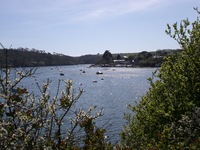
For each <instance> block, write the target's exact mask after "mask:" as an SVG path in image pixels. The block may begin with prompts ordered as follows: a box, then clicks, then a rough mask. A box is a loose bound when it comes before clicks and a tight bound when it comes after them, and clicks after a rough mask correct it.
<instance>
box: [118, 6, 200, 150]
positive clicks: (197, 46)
mask: <svg viewBox="0 0 200 150" xmlns="http://www.w3.org/2000/svg"><path fill="white" fill-rule="evenodd" d="M197 13H198V14H199V12H198V10H197ZM167 26H168V29H167V30H166V33H167V34H168V35H169V36H170V37H172V38H173V39H175V40H176V41H177V42H178V43H179V44H180V46H181V48H182V49H183V51H182V52H180V53H179V54H177V55H171V56H169V57H167V58H166V61H165V62H164V63H163V64H162V66H161V68H160V69H159V72H158V73H154V74H153V76H152V78H149V81H150V85H151V86H150V89H149V91H148V92H147V94H146V95H145V96H143V97H142V99H141V101H140V102H139V103H138V104H137V105H136V106H131V107H130V109H131V110H132V111H133V112H134V115H133V116H131V115H130V114H129V115H127V116H126V119H127V121H128V125H127V126H126V127H125V128H124V130H123V132H122V133H121V137H122V143H123V144H124V145H127V146H129V147H130V148H132V149H198V148H200V21H199V18H197V20H196V21H194V22H193V23H190V22H189V20H188V19H186V20H183V21H181V23H180V24H179V27H178V23H175V24H174V25H173V26H172V27H171V26H169V25H167ZM154 77H156V78H158V80H157V81H155V82H154V80H153V79H154Z"/></svg>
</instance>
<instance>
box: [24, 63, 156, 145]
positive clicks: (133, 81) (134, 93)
mask: <svg viewBox="0 0 200 150" xmlns="http://www.w3.org/2000/svg"><path fill="white" fill-rule="evenodd" d="M156 69H157V68H98V67H97V68H95V67H94V68H93V67H91V68H90V67H89V65H73V66H59V67H39V68H38V69H37V71H36V73H35V74H34V77H32V78H28V79H25V80H24V81H23V82H22V85H23V86H24V87H25V88H27V89H29V91H30V90H31V91H34V92H35V93H37V92H38V87H37V86H36V84H35V82H38V83H39V84H40V85H41V86H42V83H43V82H46V81H47V79H49V80H52V83H51V85H50V92H51V94H52V95H54V96H55V93H56V90H57V85H58V81H59V80H60V79H64V80H69V79H71V80H73V89H75V92H78V91H79V89H80V88H81V89H83V90H84V93H83V94H82V95H81V97H80V99H79V100H78V102H77V108H79V107H80V108H83V109H84V110H88V108H89V107H90V106H97V108H96V110H97V111H98V110H99V111H100V110H101V109H102V108H103V114H104V115H103V116H101V117H100V118H99V119H97V120H96V125H97V126H98V127H103V126H104V125H105V124H106V125H105V126H106V127H108V128H107V132H106V136H107V137H108V138H110V140H111V142H114V143H115V142H117V141H119V140H120V136H119V132H121V130H122V128H123V126H124V125H125V124H126V120H125V119H124V113H129V112H130V111H129V110H128V105H129V104H132V105H134V104H135V102H136V101H139V100H140V98H141V96H142V95H144V94H145V93H146V92H147V90H148V88H149V82H148V80H147V78H149V77H151V76H152V72H153V71H155V70H156ZM97 71H101V72H102V73H103V74H100V75H97V74H96V72H97ZM60 73H63V74H64V75H63V76H61V75H60ZM61 86H62V85H61ZM62 88H64V87H61V89H62Z"/></svg>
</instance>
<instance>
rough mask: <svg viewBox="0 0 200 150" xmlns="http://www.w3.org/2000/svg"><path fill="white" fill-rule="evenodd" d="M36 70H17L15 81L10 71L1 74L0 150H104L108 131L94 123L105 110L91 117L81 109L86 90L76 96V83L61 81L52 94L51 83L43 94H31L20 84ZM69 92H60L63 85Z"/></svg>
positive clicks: (65, 90)
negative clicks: (78, 105)
mask: <svg viewBox="0 0 200 150" xmlns="http://www.w3.org/2000/svg"><path fill="white" fill-rule="evenodd" d="M35 71H36V69H30V70H26V69H23V70H21V71H17V70H15V72H16V74H17V78H16V79H14V80H11V78H10V74H11V73H10V70H9V69H8V68H6V69H5V70H1V75H0V149H79V148H81V147H82V148H85V149H91V148H97V149H100V148H103V147H104V146H106V143H105V141H104V133H105V130H104V129H100V128H97V127H96V126H95V124H94V120H95V119H96V118H97V117H99V116H101V115H102V111H100V112H98V113H96V114H95V115H93V116H92V115H91V112H92V111H93V110H94V109H95V108H96V107H94V106H93V107H90V108H89V109H88V111H84V110H83V109H77V108H76V107H75V106H76V102H77V101H78V99H79V98H80V96H81V94H82V93H83V90H80V91H79V92H78V93H75V92H74V91H73V89H72V81H71V80H67V81H63V80H60V81H59V83H58V88H57V92H56V93H57V94H56V95H55V96H54V97H52V96H51V95H50V93H49V89H48V88H49V85H50V84H51V81H50V80H47V82H46V83H45V84H43V86H42V87H40V86H39V84H37V85H38V88H39V91H40V93H37V94H38V95H37V96H35V95H34V94H36V93H29V92H28V90H27V89H25V88H22V87H21V86H20V85H19V83H20V82H21V81H22V80H23V79H24V78H27V77H29V76H32V75H33V74H34V73H35ZM61 83H64V84H65V89H64V90H63V91H61V92H60V89H59V87H60V84H61Z"/></svg>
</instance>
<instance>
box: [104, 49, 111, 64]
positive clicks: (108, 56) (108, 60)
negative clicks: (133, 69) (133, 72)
mask: <svg viewBox="0 0 200 150" xmlns="http://www.w3.org/2000/svg"><path fill="white" fill-rule="evenodd" d="M102 58H103V60H104V61H105V62H106V63H111V62H112V60H113V56H112V54H111V53H110V51H109V50H106V51H105V52H104V54H103V57H102Z"/></svg>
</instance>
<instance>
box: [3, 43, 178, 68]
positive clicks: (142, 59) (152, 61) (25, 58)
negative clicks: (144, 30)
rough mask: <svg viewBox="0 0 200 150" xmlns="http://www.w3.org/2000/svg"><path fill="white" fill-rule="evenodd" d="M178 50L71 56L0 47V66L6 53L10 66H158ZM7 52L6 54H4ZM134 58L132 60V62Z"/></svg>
mask: <svg viewBox="0 0 200 150" xmlns="http://www.w3.org/2000/svg"><path fill="white" fill-rule="evenodd" d="M2 47H3V46H2ZM179 51H180V50H157V51H156V52H146V51H143V52H140V53H132V54H123V53H122V54H111V52H110V51H108V50H106V51H105V52H104V54H102V55H100V54H97V55H84V56H79V57H71V56H66V55H63V54H58V53H53V54H51V53H46V52H45V51H44V50H36V49H28V48H18V49H12V48H10V49H5V48H2V49H0V67H5V62H6V60H5V59H6V55H7V59H8V60H7V63H8V66H10V67H33V66H34V67H35V66H60V65H76V64H98V65H99V66H100V65H102V64H107V65H108V66H114V65H116V64H117V63H114V60H120V59H121V60H123V59H124V58H123V57H124V56H126V57H127V58H126V59H125V61H124V63H125V64H126V65H131V66H133V67H155V66H156V67H158V66H160V65H161V64H162V63H163V58H164V57H165V56H168V55H169V54H171V53H173V54H176V53H177V52H179ZM6 53H7V54H6ZM133 60H134V62H133Z"/></svg>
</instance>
